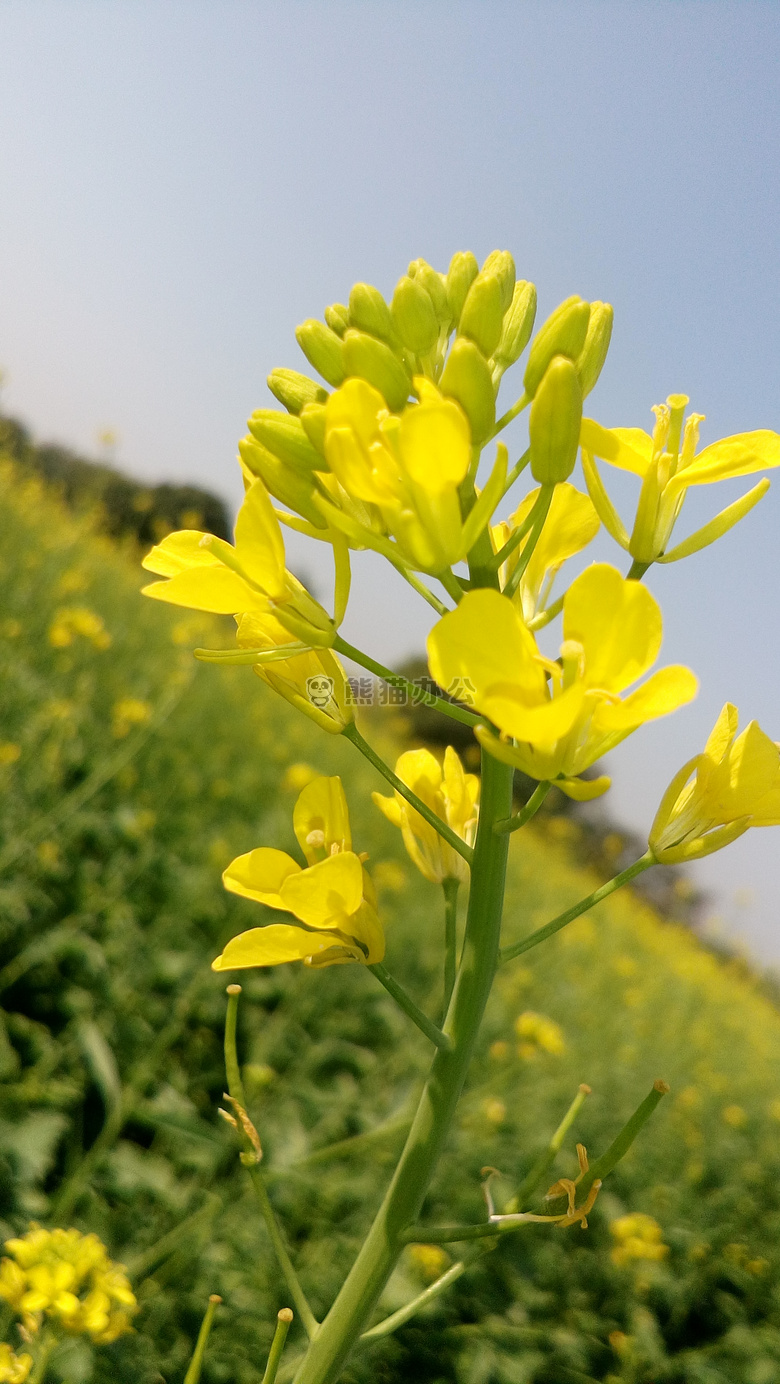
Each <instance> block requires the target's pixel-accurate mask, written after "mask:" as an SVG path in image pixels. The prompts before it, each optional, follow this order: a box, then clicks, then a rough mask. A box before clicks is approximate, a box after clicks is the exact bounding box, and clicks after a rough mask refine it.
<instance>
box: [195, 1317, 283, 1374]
mask: <svg viewBox="0 0 780 1384" xmlns="http://www.w3.org/2000/svg"><path fill="white" fill-rule="evenodd" d="M292 1319H293V1314H292V1312H291V1311H290V1309H289V1307H283V1308H282V1310H281V1312H278V1313H277V1315H276V1330H275V1332H274V1338H273V1340H272V1342H271V1349H270V1350H269V1352H268V1364H267V1365H266V1367H265V1374H264V1375H263V1384H274V1380H275V1379H276V1371H277V1370H278V1368H279V1361H280V1360H281V1358H282V1351H283V1350H284V1343H285V1341H286V1340H287V1332H288V1331H289V1330H290V1323H291V1321H292ZM185 1384H187V1382H186V1380H185Z"/></svg>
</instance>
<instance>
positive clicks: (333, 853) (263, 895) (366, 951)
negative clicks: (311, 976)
mask: <svg viewBox="0 0 780 1384" xmlns="http://www.w3.org/2000/svg"><path fill="white" fill-rule="evenodd" d="M293 829H294V831H295V835H296V837H297V839H298V843H299V845H300V847H301V850H302V851H303V854H304V856H305V857H306V862H307V868H306V869H303V868H302V867H301V866H300V865H299V864H298V862H297V861H295V860H293V858H292V856H290V855H287V854H286V852H285V851H279V850H275V849H273V848H272V847H267V846H261V847H259V849H257V850H254V851H249V852H248V853H247V854H246V855H240V856H238V857H237V859H236V860H234V861H233V862H232V864H230V865H228V868H227V869H226V870H225V873H224V874H223V876H222V879H223V882H224V885H225V888H226V889H229V890H230V891H231V893H233V894H241V895H242V896H243V897H244V898H246V899H254V900H256V902H258V903H264V904H267V905H268V906H269V907H270V908H276V909H280V910H281V911H282V912H285V913H292V914H294V916H295V917H296V918H298V919H299V920H300V923H302V924H304V926H303V927H301V926H295V925H294V924H291V923H270V924H269V925H268V926H266V927H256V928H251V929H250V930H249V932H242V933H241V934H240V935H239V936H238V937H234V938H233V939H232V940H231V941H230V942H228V944H227V946H226V947H225V950H224V951H223V952H222V955H221V956H218V957H217V959H216V961H214V962H212V970H214V971H230V970H239V969H243V968H245V967H248V966H278V965H280V964H281V963H282V962H285V961H303V962H305V964H306V965H307V966H334V965H339V964H341V963H343V962H347V961H358V962H361V963H363V964H364V965H372V964H373V963H374V962H376V961H381V960H382V957H383V956H384V952H385V941H384V934H383V932H382V926H381V923H380V922H379V918H378V917H377V913H376V896H375V894H374V889H373V886H372V884H371V880H370V879H369V877H368V875H367V874H366V871H365V870H364V869H363V863H362V859H361V857H360V856H359V855H356V854H355V852H354V851H353V850H352V836H351V832H350V825H349V812H348V809H347V803H346V799H345V797H344V789H343V788H342V786H341V779H340V778H336V777H334V778H316V779H314V780H313V781H312V782H311V783H310V784H308V785H307V786H306V787H305V788H304V790H303V792H302V793H301V795H300V797H299V798H298V801H297V803H296V804H295V808H294V810H293Z"/></svg>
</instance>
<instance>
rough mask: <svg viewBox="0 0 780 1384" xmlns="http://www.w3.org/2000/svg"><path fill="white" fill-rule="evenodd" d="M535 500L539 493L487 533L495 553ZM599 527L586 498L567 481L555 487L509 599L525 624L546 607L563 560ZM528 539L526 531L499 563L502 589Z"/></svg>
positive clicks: (523, 519) (523, 518)
mask: <svg viewBox="0 0 780 1384" xmlns="http://www.w3.org/2000/svg"><path fill="white" fill-rule="evenodd" d="M538 498H539V491H538V490H532V491H531V493H530V495H526V497H525V499H524V500H523V502H522V504H521V505H520V507H519V509H518V510H517V511H516V512H515V513H514V514H513V515H512V517H511V519H508V520H506V521H505V522H504V523H501V524H497V525H496V526H495V527H494V528H493V529H492V530H491V536H492V539H493V547H494V549H495V551H496V552H498V551H499V550H500V549H501V548H503V546H504V544H505V543H506V542H507V541H508V539H510V538H511V536H512V534H513V533H514V532H516V530H517V529H519V528H520V526H521V525H522V524H523V523H524V522H525V521H526V520H527V519H528V516H529V514H530V513H531V510H532V509H533V507H534V504H535V503H536V501H537V499H538ZM599 527H600V523H599V517H598V515H597V513H596V511H595V509H594V508H593V502H592V500H590V499H589V497H588V496H587V495H583V494H582V493H581V491H579V490H577V489H576V488H575V487H574V486H573V485H569V484H568V482H565V483H564V484H563V485H556V487H555V491H554V493H553V497H552V501H551V504H550V509H549V512H548V515H547V520H546V522H545V525H544V528H543V529H542V532H541V534H540V537H539V540H538V542H537V544H536V547H535V548H534V551H533V556H532V557H531V560H530V562H529V564H528V566H527V567H526V569H525V572H524V574H523V576H522V578H521V580H520V585H519V586H518V588H517V591H516V592H515V595H514V597H513V600H514V601H515V602H516V603H517V604H518V606H519V607H520V609H521V611H522V614H523V619H524V620H525V621H526V623H527V622H528V621H530V620H532V619H533V618H534V616H535V615H536V614H537V613H538V612H539V611H540V610H544V608H545V606H546V605H547V604H548V601H549V599H550V592H551V591H552V584H553V582H554V580H555V577H556V576H557V574H558V572H559V571H560V569H561V567H562V566H563V564H564V562H566V560H567V558H570V557H574V556H575V554H576V553H579V552H582V549H583V548H586V547H587V546H588V544H589V543H590V542H591V540H592V539H594V538H595V537H596V534H597V533H598V531H599ZM529 537H530V531H529V534H528V535H527V536H526V538H525V539H524V540H523V541H522V542H521V543H520V544H519V545H518V547H517V548H515V550H514V552H513V553H512V554H511V555H510V557H509V558H508V560H507V561H506V562H505V563H504V564H503V566H502V568H501V585H502V586H506V583H507V582H508V581H509V579H510V578H511V576H512V573H513V571H514V569H515V567H516V566H517V562H518V559H519V558H520V557H521V556H522V553H523V550H524V548H525V546H526V544H527V543H528V539H529Z"/></svg>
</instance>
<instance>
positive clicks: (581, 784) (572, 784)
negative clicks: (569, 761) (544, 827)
mask: <svg viewBox="0 0 780 1384" xmlns="http://www.w3.org/2000/svg"><path fill="white" fill-rule="evenodd" d="M554 782H555V787H556V788H560V790H561V792H562V793H565V794H566V797H567V798H571V799H573V801H574V802H577V803H589V802H592V801H593V799H594V798H600V797H601V796H602V794H603V793H606V791H607V789H608V788H609V787H610V786H611V784H612V779H611V778H608V776H607V775H606V774H601V775H600V776H599V777H598V778H594V779H582V778H568V779H560V778H559V779H555V781H554Z"/></svg>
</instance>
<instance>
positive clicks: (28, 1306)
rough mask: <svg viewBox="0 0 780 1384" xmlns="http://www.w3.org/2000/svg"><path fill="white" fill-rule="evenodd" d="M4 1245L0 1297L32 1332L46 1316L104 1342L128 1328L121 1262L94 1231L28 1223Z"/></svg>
mask: <svg viewBox="0 0 780 1384" xmlns="http://www.w3.org/2000/svg"><path fill="white" fill-rule="evenodd" d="M5 1248H6V1249H7V1250H8V1253H9V1255H10V1256H11V1257H10V1258H8V1259H3V1260H0V1298H2V1299H4V1300H5V1302H7V1303H8V1304H9V1306H10V1307H11V1308H13V1310H14V1312H16V1313H18V1314H19V1315H20V1316H21V1317H22V1318H23V1320H24V1324H25V1327H26V1329H27V1330H28V1331H33V1332H34V1331H37V1330H38V1329H39V1327H40V1324H41V1322H42V1320H43V1319H44V1318H46V1319H47V1321H49V1323H50V1324H52V1325H54V1326H56V1327H59V1328H60V1329H61V1330H63V1331H66V1332H69V1333H73V1334H76V1333H80V1334H81V1333H83V1334H85V1335H87V1336H89V1337H90V1338H91V1339H92V1340H93V1341H96V1342H98V1343H101V1344H105V1343H107V1342H109V1341H115V1340H116V1338H117V1336H121V1335H122V1333H123V1332H125V1331H129V1330H130V1317H131V1315H132V1313H133V1312H134V1311H135V1310H136V1307H137V1303H136V1300H135V1296H134V1294H133V1291H132V1288H131V1287H130V1283H129V1281H128V1278H127V1276H126V1274H125V1272H124V1269H123V1268H122V1265H121V1264H115V1263H113V1262H112V1260H111V1259H109V1257H108V1253H107V1251H106V1247H105V1245H104V1244H103V1243H102V1241H100V1240H99V1239H98V1237H97V1235H81V1234H80V1233H79V1231H78V1230H44V1229H43V1228H42V1227H41V1226H39V1225H35V1224H34V1223H33V1225H31V1227H30V1230H29V1232H28V1233H27V1235H23V1236H21V1237H20V1238H18V1239H15V1240H6V1242H5ZM0 1377H2V1376H0ZM24 1377H25V1376H24V1375H22V1376H20V1378H24Z"/></svg>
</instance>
